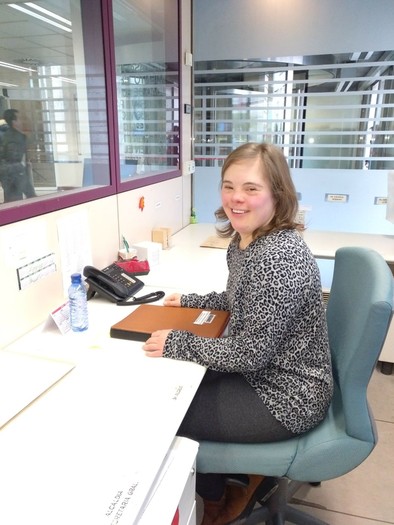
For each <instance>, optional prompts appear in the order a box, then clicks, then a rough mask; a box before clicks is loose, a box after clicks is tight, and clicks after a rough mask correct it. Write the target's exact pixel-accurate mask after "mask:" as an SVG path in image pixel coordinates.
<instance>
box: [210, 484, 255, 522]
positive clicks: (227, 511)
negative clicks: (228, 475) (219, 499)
mask: <svg viewBox="0 0 394 525" xmlns="http://www.w3.org/2000/svg"><path fill="white" fill-rule="evenodd" d="M248 478H249V483H248V484H247V485H246V486H239V485H228V486H227V488H226V493H225V498H226V499H225V503H224V507H223V508H222V509H221V510H220V513H219V514H218V516H217V518H216V519H215V520H214V521H213V522H212V525H230V524H231V523H233V522H234V521H237V520H239V519H241V518H244V517H245V516H246V515H248V514H249V512H250V511H251V510H252V509H253V507H254V505H255V503H256V501H257V500H258V499H259V497H260V493H259V492H260V491H259V487H260V486H261V485H262V484H263V482H264V479H265V477H264V476H257V475H254V474H251V475H249V476H248Z"/></svg>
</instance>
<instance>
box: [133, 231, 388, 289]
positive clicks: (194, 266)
mask: <svg viewBox="0 0 394 525" xmlns="http://www.w3.org/2000/svg"><path fill="white" fill-rule="evenodd" d="M213 235H215V225H214V224H209V223H204V224H190V225H189V226H187V227H186V228H184V229H183V230H181V231H180V232H178V233H176V234H175V235H173V237H172V238H171V246H170V248H169V249H167V250H163V251H162V252H161V262H160V264H159V265H158V266H156V267H153V268H151V271H150V273H149V275H147V276H143V277H142V280H143V281H144V282H145V283H146V284H149V285H151V286H159V285H160V283H161V282H163V280H164V281H165V282H166V284H167V285H168V286H170V287H172V288H176V289H178V290H179V291H184V292H189V291H195V292H202V293H204V292H205V291H210V290H215V291H218V292H220V291H222V290H224V289H225V287H226V282H227V265H226V250H225V249H221V248H201V247H200V244H201V243H203V242H204V241H205V240H206V239H207V238H209V237H211V236H213ZM303 236H304V239H305V241H306V243H307V244H308V246H309V247H310V249H311V251H312V253H313V254H314V255H315V257H316V258H321V259H334V257H335V252H336V250H337V249H338V248H340V247H343V246H366V247H368V248H372V249H374V250H376V251H377V252H378V253H380V254H381V255H382V256H383V257H384V258H385V260H386V261H387V262H388V263H389V264H391V263H394V236H391V235H373V234H361V233H343V232H330V231H316V230H306V231H305V232H304V233H303Z"/></svg>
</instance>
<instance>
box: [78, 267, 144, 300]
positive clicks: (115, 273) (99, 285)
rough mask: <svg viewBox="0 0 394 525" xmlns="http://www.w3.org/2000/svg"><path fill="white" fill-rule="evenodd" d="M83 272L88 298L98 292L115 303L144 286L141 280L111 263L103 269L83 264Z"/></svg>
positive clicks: (130, 295) (127, 297)
mask: <svg viewBox="0 0 394 525" xmlns="http://www.w3.org/2000/svg"><path fill="white" fill-rule="evenodd" d="M83 274H84V276H85V277H86V282H87V283H88V285H89V289H88V299H91V298H92V297H93V296H94V294H95V293H98V294H99V295H102V296H103V297H105V298H106V299H109V300H110V301H112V302H113V303H117V302H118V301H124V300H126V299H129V298H130V297H132V296H133V295H134V294H135V293H137V292H138V290H141V288H142V287H143V286H144V283H143V282H142V281H140V280H139V279H137V278H136V277H134V276H132V275H129V274H127V273H126V272H125V271H124V270H122V268H121V267H120V266H117V265H116V264H111V265H110V266H107V267H106V268H104V269H103V270H98V269H97V268H94V267H93V266H85V268H84V270H83Z"/></svg>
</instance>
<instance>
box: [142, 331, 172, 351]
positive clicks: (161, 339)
mask: <svg viewBox="0 0 394 525" xmlns="http://www.w3.org/2000/svg"><path fill="white" fill-rule="evenodd" d="M170 332H171V330H157V331H156V332H153V334H152V335H151V336H150V337H149V339H148V340H147V341H145V343H144V344H143V346H142V349H143V350H145V354H146V355H147V356H148V357H163V350H164V343H165V342H166V339H167V336H168V334H169V333H170Z"/></svg>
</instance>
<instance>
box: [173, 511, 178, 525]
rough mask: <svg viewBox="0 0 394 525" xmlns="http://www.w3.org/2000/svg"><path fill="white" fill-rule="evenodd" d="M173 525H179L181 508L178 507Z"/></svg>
mask: <svg viewBox="0 0 394 525" xmlns="http://www.w3.org/2000/svg"><path fill="white" fill-rule="evenodd" d="M171 525H179V509H176V512H175V516H174V519H173V520H172V523H171Z"/></svg>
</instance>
